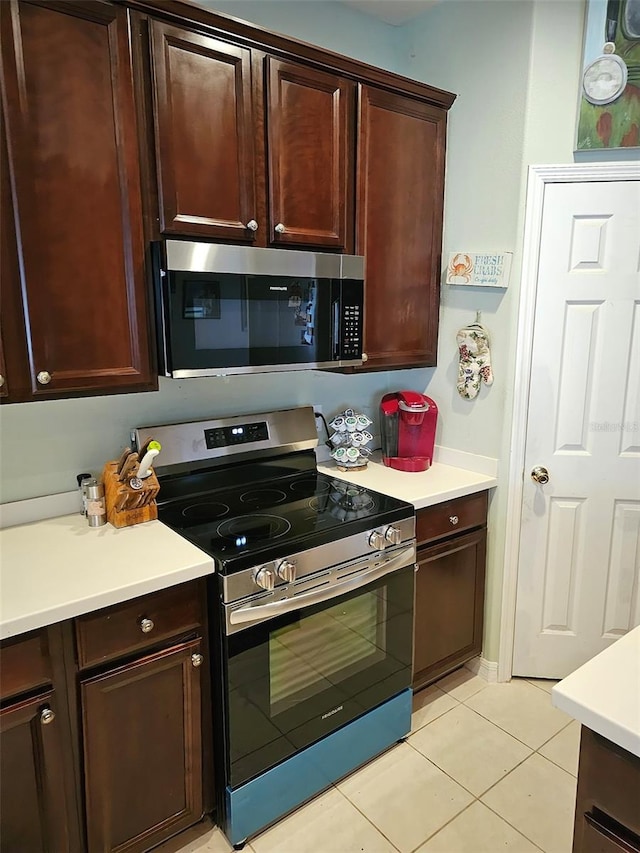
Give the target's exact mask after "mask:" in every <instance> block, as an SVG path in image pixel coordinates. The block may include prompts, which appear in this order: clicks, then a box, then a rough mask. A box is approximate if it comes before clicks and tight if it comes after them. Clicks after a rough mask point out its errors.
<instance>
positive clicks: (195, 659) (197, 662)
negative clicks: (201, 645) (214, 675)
mask: <svg viewBox="0 0 640 853" xmlns="http://www.w3.org/2000/svg"><path fill="white" fill-rule="evenodd" d="M203 660H204V655H199V654H195V655H191V663H192V665H193V666H195V667H198V666H202V661H203Z"/></svg>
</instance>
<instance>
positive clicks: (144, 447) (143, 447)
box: [138, 435, 154, 459]
mask: <svg viewBox="0 0 640 853" xmlns="http://www.w3.org/2000/svg"><path fill="white" fill-rule="evenodd" d="M153 440H154V439H153V436H151V435H150V436H149V438H145V440H144V441H143V443H142V444H141V445H140V447H139V448H138V456H139V457H140V459H142V458H143V456H144V454H145V453H146V452H147V450H148V449H149V445H150V444H151V442H152V441H153Z"/></svg>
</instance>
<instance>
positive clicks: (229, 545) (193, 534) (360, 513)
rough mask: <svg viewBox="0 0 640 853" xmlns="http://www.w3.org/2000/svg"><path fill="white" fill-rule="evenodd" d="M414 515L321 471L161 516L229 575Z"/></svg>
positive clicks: (172, 504) (210, 495) (205, 498)
mask: <svg viewBox="0 0 640 853" xmlns="http://www.w3.org/2000/svg"><path fill="white" fill-rule="evenodd" d="M412 513H413V507H412V506H411V504H407V503H405V502H404V501H400V500H397V499H396V498H391V497H389V496H387V495H382V494H379V493H378V492H373V491H371V490H369V489H365V488H363V487H362V486H357V485H353V484H352V483H347V482H345V481H344V480H338V479H336V478H332V477H329V476H327V475H326V474H322V473H320V472H318V471H305V472H302V473H298V474H295V475H293V476H289V477H284V478H279V479H276V480H267V481H259V482H257V483H250V484H245V485H242V486H239V487H237V488H224V489H217V490H213V491H210V492H207V493H204V494H202V493H201V494H198V495H197V496H188V495H187V496H184V495H182V496H180V497H179V498H174V499H172V500H171V501H169V502H167V503H165V504H161V505H160V507H159V513H158V517H159V519H160V521H162V522H164V524H166V525H168V526H169V527H172V528H173V529H174V530H176V531H178V532H179V533H181V534H182V535H183V536H185V537H186V538H187V539H189V540H190V541H192V542H193V543H194V544H196V545H197V546H198V547H199V548H202V549H203V550H204V551H206V552H207V553H208V554H210V555H211V556H213V557H215V558H216V559H217V560H218V562H219V566H218V568H219V570H220V571H222V572H223V573H228V572H233V571H239V570H240V569H243V568H248V567H249V566H251V565H253V564H254V563H256V562H266V561H267V560H269V559H275V558H276V557H279V556H283V557H284V556H286V555H287V554H288V553H292V552H294V551H299V550H303V549H305V548H311V547H315V546H316V545H323V544H325V543H326V542H330V541H334V540H335V539H336V538H340V537H343V536H350V535H352V534H355V533H359V532H361V531H364V530H369V529H371V528H375V527H377V526H378V525H382V524H390V523H392V522H394V521H399V520H400V519H402V518H406V517H408V516H410V515H411V514H412Z"/></svg>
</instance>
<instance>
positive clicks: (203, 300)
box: [182, 281, 220, 320]
mask: <svg viewBox="0 0 640 853" xmlns="http://www.w3.org/2000/svg"><path fill="white" fill-rule="evenodd" d="M182 316H183V317H184V319H185V320H219V319H220V282H219V281H185V283H184V302H183V309H182Z"/></svg>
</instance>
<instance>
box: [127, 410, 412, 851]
mask: <svg viewBox="0 0 640 853" xmlns="http://www.w3.org/2000/svg"><path fill="white" fill-rule="evenodd" d="M151 436H153V438H155V439H157V440H158V441H160V443H161V444H162V453H161V456H160V457H158V462H161V463H162V464H161V465H157V466H156V473H157V474H158V477H159V480H160V484H161V491H160V501H159V518H160V520H161V521H163V522H164V523H165V524H167V525H169V526H170V527H172V528H173V529H174V530H176V531H178V532H179V533H180V534H181V535H182V536H184V537H186V538H187V539H189V540H190V541H192V542H193V543H195V544H196V545H197V546H199V547H200V548H202V549H203V550H204V551H206V552H207V553H208V554H210V555H211V556H212V557H213V558H214V561H215V567H216V573H215V574H214V575H212V576H211V578H210V579H209V593H210V617H211V618H210V622H211V626H212V628H211V650H212V658H213V661H212V677H213V685H214V691H215V708H214V713H213V717H214V727H215V743H216V747H217V748H216V780H217V785H218V791H219V798H218V809H219V812H220V817H221V820H220V823H221V825H222V827H223V829H224V831H225V833H226V835H227V837H228V838H229V840H230V841H231V843H232V844H233V845H234V846H236V847H238V848H240V847H242V845H243V844H244V842H245V841H246V839H247V838H248V837H249V836H251V835H253V834H255V833H256V832H259V831H260V830H262V829H263V828H264V827H266V826H268V825H269V824H270V823H273V822H274V821H275V820H277V819H278V818H279V817H281V816H282V815H284V814H286V813H287V812H289V811H290V810H291V809H293V808H295V807H297V806H298V805H300V804H301V803H303V802H304V801H305V800H307V799H309V798H310V797H312V796H314V795H315V794H316V793H318V792H319V791H321V790H323V789H324V788H326V787H328V786H329V785H330V784H331V783H333V782H335V781H336V780H337V779H339V778H341V777H343V776H345V775H346V774H348V773H349V772H351V771H352V770H354V769H355V768H356V767H358V766H360V765H361V764H363V763H364V762H366V761H368V760H369V759H371V758H372V757H374V756H375V755H377V754H379V753H380V752H382V751H383V750H384V749H386V748H387V747H389V746H391V745H392V744H394V743H395V742H396V741H398V740H400V739H402V738H403V737H404V736H405V735H406V734H407V733H408V732H409V730H410V727H411V688H410V685H411V664H412V638H413V590H414V570H415V521H414V511H413V507H412V506H411V505H410V504H407V503H404V502H403V501H400V500H397V499H395V498H391V497H388V496H385V495H382V494H378V493H377V492H373V491H371V490H369V489H364V488H362V487H360V486H355V485H351V484H349V483H346V482H345V481H343V480H339V479H335V478H332V477H330V476H327V475H325V474H322V473H320V472H318V470H317V468H316V458H315V452H314V448H315V446H316V445H317V443H318V439H317V430H316V422H315V416H314V413H313V409H312V408H311V407H304V408H299V409H291V410H287V411H277V412H270V413H266V414H255V415H246V416H243V417H232V418H224V419H220V420H208V421H198V422H191V423H183V424H174V425H169V426H155V427H146V428H141V429H138V430H136V431H135V432H134V437H135V441H136V443H137V446H138V447H140V446H141V445H142V444H144V443H145V441H147V440H148V438H149V437H151Z"/></svg>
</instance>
